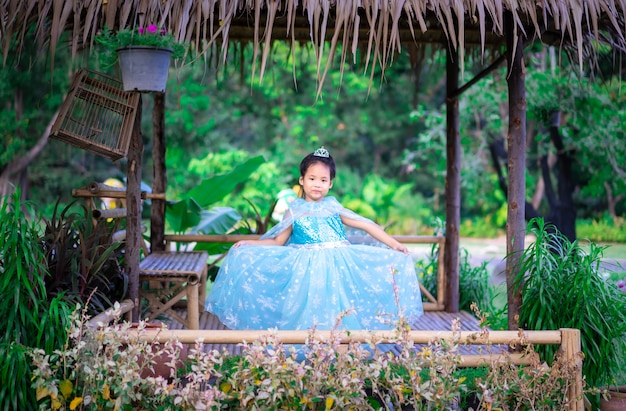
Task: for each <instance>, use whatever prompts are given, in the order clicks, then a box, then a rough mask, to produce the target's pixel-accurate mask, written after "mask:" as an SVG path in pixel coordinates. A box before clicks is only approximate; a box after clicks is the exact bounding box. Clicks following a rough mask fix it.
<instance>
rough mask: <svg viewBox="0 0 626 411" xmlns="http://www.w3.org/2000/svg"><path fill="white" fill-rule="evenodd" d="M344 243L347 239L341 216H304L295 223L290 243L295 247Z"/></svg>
mask: <svg viewBox="0 0 626 411" xmlns="http://www.w3.org/2000/svg"><path fill="white" fill-rule="evenodd" d="M344 241H347V237H346V232H345V231H344V229H343V223H342V221H341V217H340V216H339V214H333V215H331V216H328V217H318V216H304V217H300V218H298V219H296V220H295V221H294V222H293V231H292V233H291V241H290V243H291V244H293V245H311V244H319V243H326V242H331V243H334V242H344Z"/></svg>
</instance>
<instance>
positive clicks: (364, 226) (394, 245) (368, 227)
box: [341, 215, 409, 254]
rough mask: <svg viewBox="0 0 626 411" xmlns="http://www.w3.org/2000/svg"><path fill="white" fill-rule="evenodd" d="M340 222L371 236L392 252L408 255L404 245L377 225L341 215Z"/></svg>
mask: <svg viewBox="0 0 626 411" xmlns="http://www.w3.org/2000/svg"><path fill="white" fill-rule="evenodd" d="M341 221H343V223H344V224H345V225H347V226H350V227H353V228H358V229H360V230H363V231H365V232H366V233H367V234H369V235H371V236H372V237H374V238H375V239H376V240H378V241H380V242H381V243H383V244H385V245H386V246H388V247H389V248H391V249H393V250H397V251H401V252H403V253H404V254H408V253H409V249H408V248H407V247H406V246H405V245H404V244H402V243H401V242H399V241H398V240H396V239H395V238H393V237H391V236H390V235H389V234H387V233H386V232H385V230H383V229H382V227H381V226H379V225H378V224H375V223H368V222H366V221H360V220H355V219H352V218H349V217H345V216H343V215H342V216H341Z"/></svg>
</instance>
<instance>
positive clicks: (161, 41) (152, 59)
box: [95, 24, 186, 92]
mask: <svg viewBox="0 0 626 411" xmlns="http://www.w3.org/2000/svg"><path fill="white" fill-rule="evenodd" d="M95 40H96V43H98V44H100V45H101V46H103V47H104V48H105V53H106V54H105V56H107V57H108V59H109V61H110V62H113V63H114V62H115V61H119V67H120V71H121V73H122V83H123V84H124V90H125V91H138V92H152V91H156V92H163V91H165V85H166V83H167V75H168V70H169V66H170V60H171V59H181V58H183V57H184V56H185V52H186V47H185V45H184V44H182V43H180V42H178V41H177V40H176V38H174V36H173V35H172V34H171V33H168V32H167V31H166V30H165V29H163V28H159V27H157V26H156V25H154V24H150V25H148V26H140V27H136V28H134V29H124V30H118V31H117V32H113V31H111V30H110V29H108V28H107V27H105V28H104V29H103V30H102V31H100V32H99V33H98V34H97V35H96V38H95Z"/></svg>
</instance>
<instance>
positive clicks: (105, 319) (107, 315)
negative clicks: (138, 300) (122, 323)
mask: <svg viewBox="0 0 626 411" xmlns="http://www.w3.org/2000/svg"><path fill="white" fill-rule="evenodd" d="M134 307H135V304H134V303H133V301H132V300H124V301H122V302H120V310H121V312H122V314H128V313H130V311H131V310H132V309H133V308H134ZM113 320H115V315H114V314H113V311H112V310H106V311H105V312H102V313H100V314H98V315H96V316H95V317H93V318H91V319H90V320H89V321H88V322H87V327H89V328H91V329H95V328H98V327H99V324H108V323H110V322H111V321H113Z"/></svg>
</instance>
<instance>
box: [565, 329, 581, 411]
mask: <svg viewBox="0 0 626 411" xmlns="http://www.w3.org/2000/svg"><path fill="white" fill-rule="evenodd" d="M560 331H561V351H562V354H563V356H564V357H565V360H566V361H567V362H568V364H569V363H570V362H573V363H574V364H576V377H575V380H574V384H573V385H572V386H570V387H569V389H568V390H567V399H568V401H569V408H568V409H569V410H570V411H583V409H584V399H583V360H582V357H581V355H580V354H581V342H580V330H577V329H573V328H561V330H560Z"/></svg>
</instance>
